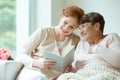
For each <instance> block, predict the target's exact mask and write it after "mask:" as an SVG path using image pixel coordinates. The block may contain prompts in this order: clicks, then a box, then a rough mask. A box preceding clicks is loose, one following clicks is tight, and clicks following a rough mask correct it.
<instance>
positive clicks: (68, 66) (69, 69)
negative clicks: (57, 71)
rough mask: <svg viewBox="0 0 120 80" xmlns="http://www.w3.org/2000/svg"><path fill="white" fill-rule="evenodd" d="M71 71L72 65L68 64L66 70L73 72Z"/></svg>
mask: <svg viewBox="0 0 120 80" xmlns="http://www.w3.org/2000/svg"><path fill="white" fill-rule="evenodd" d="M71 71H72V65H71V64H68V65H67V67H66V68H65V72H66V73H68V72H71Z"/></svg>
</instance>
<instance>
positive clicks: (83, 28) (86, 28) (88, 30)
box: [79, 22, 98, 41]
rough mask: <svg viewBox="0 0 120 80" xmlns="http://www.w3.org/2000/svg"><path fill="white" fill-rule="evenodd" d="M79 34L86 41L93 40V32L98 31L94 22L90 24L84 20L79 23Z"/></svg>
mask: <svg viewBox="0 0 120 80" xmlns="http://www.w3.org/2000/svg"><path fill="white" fill-rule="evenodd" d="M79 29H80V35H81V37H82V38H83V39H84V40H86V41H92V40H94V37H95V36H96V35H95V34H96V33H97V32H98V27H97V26H96V24H94V25H92V24H91V23H90V22H86V23H83V24H80V25H79Z"/></svg>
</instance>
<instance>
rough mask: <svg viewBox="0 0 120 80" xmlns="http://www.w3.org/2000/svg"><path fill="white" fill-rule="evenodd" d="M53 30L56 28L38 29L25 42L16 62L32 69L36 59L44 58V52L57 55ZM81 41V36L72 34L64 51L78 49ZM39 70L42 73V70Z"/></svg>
mask: <svg viewBox="0 0 120 80" xmlns="http://www.w3.org/2000/svg"><path fill="white" fill-rule="evenodd" d="M53 28H54V27H45V28H38V29H37V30H36V31H35V32H34V33H33V34H32V35H31V36H30V37H29V38H28V40H27V41H26V42H25V44H24V45H23V47H22V49H21V52H20V53H18V54H17V56H16V60H17V61H19V62H21V63H23V64H24V65H25V66H26V67H28V68H30V69H32V63H33V61H34V59H40V58H42V57H44V52H45V51H46V50H49V51H51V52H53V53H57V52H58V48H57V44H56V43H57V42H56V40H55V35H54V34H55V33H54V31H53ZM79 40H80V38H79V36H77V35H75V34H71V35H70V36H68V37H67V38H66V39H65V41H64V42H63V47H62V48H63V50H64V49H65V48H66V47H67V46H75V47H76V45H77V43H78V41H79ZM58 55H59V54H58ZM37 70H39V71H41V70H40V69H37ZM41 72H43V73H44V72H45V71H44V70H43V71H41Z"/></svg>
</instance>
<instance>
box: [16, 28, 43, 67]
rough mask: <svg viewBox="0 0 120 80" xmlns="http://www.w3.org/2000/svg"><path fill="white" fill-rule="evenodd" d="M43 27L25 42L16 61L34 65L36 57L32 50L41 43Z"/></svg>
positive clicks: (28, 65)
mask: <svg viewBox="0 0 120 80" xmlns="http://www.w3.org/2000/svg"><path fill="white" fill-rule="evenodd" d="M43 36H44V35H43V31H42V28H38V29H37V30H36V31H35V32H34V33H33V34H32V35H31V36H30V37H29V38H28V39H27V40H26V41H25V42H24V44H23V46H22V48H21V50H20V52H18V53H17V55H16V61H18V62H21V63H23V64H24V65H25V66H27V67H32V63H33V61H34V59H33V58H32V57H31V55H32V52H33V51H34V50H35V49H36V47H37V46H38V45H39V44H40V42H41V40H42V37H43Z"/></svg>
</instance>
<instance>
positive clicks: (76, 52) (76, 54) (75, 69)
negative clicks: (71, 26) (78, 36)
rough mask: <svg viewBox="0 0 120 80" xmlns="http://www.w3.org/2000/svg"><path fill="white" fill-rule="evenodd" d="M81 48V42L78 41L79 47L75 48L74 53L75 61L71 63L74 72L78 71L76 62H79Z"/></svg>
mask: <svg viewBox="0 0 120 80" xmlns="http://www.w3.org/2000/svg"><path fill="white" fill-rule="evenodd" d="M79 49H80V42H79V43H78V46H77V48H76V50H75V53H74V61H73V62H72V64H71V65H72V68H73V70H72V72H76V71H77V69H78V68H77V66H76V62H77V60H78V56H79Z"/></svg>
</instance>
